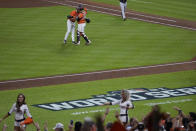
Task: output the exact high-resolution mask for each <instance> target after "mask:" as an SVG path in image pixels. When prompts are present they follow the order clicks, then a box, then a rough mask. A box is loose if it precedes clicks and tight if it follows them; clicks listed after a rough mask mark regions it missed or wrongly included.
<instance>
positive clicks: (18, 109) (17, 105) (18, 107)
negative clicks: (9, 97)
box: [16, 93, 26, 112]
mask: <svg viewBox="0 0 196 131" xmlns="http://www.w3.org/2000/svg"><path fill="white" fill-rule="evenodd" d="M20 96H22V97H23V101H22V102H19V101H18V98H19V97H20ZM23 104H26V102H25V96H24V94H22V93H20V94H18V96H17V100H16V108H17V112H20V111H21V110H20V107H21V106H22V105H23Z"/></svg>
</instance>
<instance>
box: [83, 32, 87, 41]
mask: <svg viewBox="0 0 196 131" xmlns="http://www.w3.org/2000/svg"><path fill="white" fill-rule="evenodd" d="M82 37H83V38H84V39H85V41H86V42H89V39H88V37H87V36H86V34H85V33H84V32H82Z"/></svg>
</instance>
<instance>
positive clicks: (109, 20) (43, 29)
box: [0, 6, 196, 80]
mask: <svg viewBox="0 0 196 131" xmlns="http://www.w3.org/2000/svg"><path fill="white" fill-rule="evenodd" d="M71 10H73V8H68V7H62V6H57V7H44V8H16V9H15V8H12V9H10V8H9V9H6V8H0V16H1V17H0V29H1V32H0V76H1V77H0V80H8V79H18V78H29V77H39V76H50V75H55V74H70V73H78V72H88V71H95V70H107V69H118V68H125V67H134V66H145V65H152V64H161V63H169V62H179V61H186V60H190V59H191V58H192V57H194V56H195V49H196V44H195V41H196V38H195V35H196V32H194V31H189V30H184V29H178V28H172V27H166V26H160V25H155V24H149V23H144V22H139V21H134V20H127V21H126V22H124V21H122V20H121V19H120V18H119V17H114V16H110V15H104V14H98V13H95V12H89V13H88V17H89V18H91V20H92V22H91V23H90V24H87V27H86V34H87V35H88V37H89V38H90V40H92V45H91V46H85V45H84V40H82V41H81V45H80V46H75V45H73V44H71V38H70V36H69V39H68V44H67V45H63V38H64V34H65V32H66V15H67V14H69V13H70V11H71Z"/></svg>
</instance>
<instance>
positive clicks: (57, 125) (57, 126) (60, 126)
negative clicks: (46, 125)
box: [53, 123, 64, 130]
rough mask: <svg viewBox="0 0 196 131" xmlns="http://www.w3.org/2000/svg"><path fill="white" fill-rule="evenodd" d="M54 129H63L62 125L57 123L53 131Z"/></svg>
mask: <svg viewBox="0 0 196 131" xmlns="http://www.w3.org/2000/svg"><path fill="white" fill-rule="evenodd" d="M56 128H61V129H64V125H63V124H62V123H57V124H56V126H55V127H54V128H53V130H55V129H56Z"/></svg>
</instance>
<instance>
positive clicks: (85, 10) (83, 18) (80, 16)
mask: <svg viewBox="0 0 196 131" xmlns="http://www.w3.org/2000/svg"><path fill="white" fill-rule="evenodd" d="M86 14H87V9H86V8H84V11H82V12H80V13H79V14H78V18H79V21H78V24H82V23H85V22H86V20H85V18H86Z"/></svg>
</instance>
